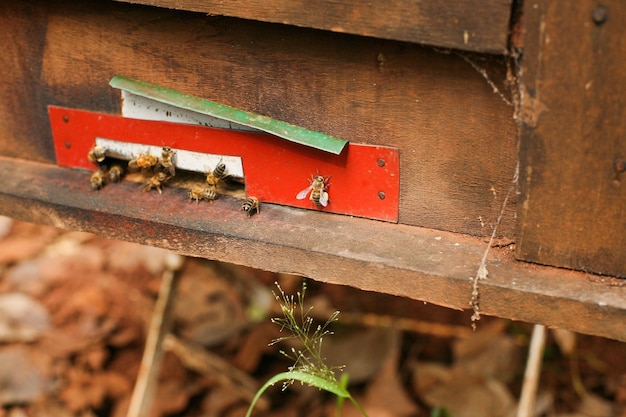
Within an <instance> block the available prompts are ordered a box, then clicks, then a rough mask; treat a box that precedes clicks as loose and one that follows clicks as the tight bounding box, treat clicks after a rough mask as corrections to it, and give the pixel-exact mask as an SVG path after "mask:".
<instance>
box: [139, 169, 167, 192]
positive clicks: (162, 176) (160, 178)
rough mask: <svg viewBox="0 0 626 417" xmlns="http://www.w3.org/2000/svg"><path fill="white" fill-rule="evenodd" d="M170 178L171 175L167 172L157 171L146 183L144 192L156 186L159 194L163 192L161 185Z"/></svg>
mask: <svg viewBox="0 0 626 417" xmlns="http://www.w3.org/2000/svg"><path fill="white" fill-rule="evenodd" d="M170 178H171V177H169V176H168V175H167V174H166V173H165V172H157V173H156V174H154V175H153V176H152V177H150V179H149V180H148V181H147V182H146V183H145V184H144V186H143V192H144V193H145V192H147V191H150V190H151V189H153V188H155V189H156V190H157V191H158V192H159V194H163V191H162V190H161V187H162V186H163V185H164V184H165V183H166V182H167V180H169V179H170Z"/></svg>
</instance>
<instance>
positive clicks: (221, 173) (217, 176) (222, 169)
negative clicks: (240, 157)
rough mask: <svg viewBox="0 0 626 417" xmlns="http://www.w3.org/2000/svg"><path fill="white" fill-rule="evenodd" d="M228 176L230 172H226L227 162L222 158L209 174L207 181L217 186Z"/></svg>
mask: <svg viewBox="0 0 626 417" xmlns="http://www.w3.org/2000/svg"><path fill="white" fill-rule="evenodd" d="M226 177H228V174H227V173H226V164H225V163H224V162H222V160H221V159H220V162H218V164H217V165H216V166H215V169H214V170H213V171H211V172H209V173H208V174H207V176H206V182H208V183H209V185H213V186H216V185H217V184H218V183H219V182H220V181H222V180H223V179H224V178H226Z"/></svg>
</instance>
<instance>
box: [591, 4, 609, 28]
mask: <svg viewBox="0 0 626 417" xmlns="http://www.w3.org/2000/svg"><path fill="white" fill-rule="evenodd" d="M608 18H609V12H608V11H607V10H606V7H604V6H597V7H596V8H594V9H593V11H592V12H591V19H592V20H593V22H594V23H595V24H596V25H598V26H600V25H602V24H603V23H604V22H606V20H607V19H608Z"/></svg>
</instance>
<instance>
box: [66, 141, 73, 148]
mask: <svg viewBox="0 0 626 417" xmlns="http://www.w3.org/2000/svg"><path fill="white" fill-rule="evenodd" d="M71 147H72V142H70V141H69V140H68V141H67V142H65V149H69V148H71Z"/></svg>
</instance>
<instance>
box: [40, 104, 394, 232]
mask: <svg viewBox="0 0 626 417" xmlns="http://www.w3.org/2000/svg"><path fill="white" fill-rule="evenodd" d="M48 111H49V116H50V124H51V126H52V135H53V140H54V147H55V152H56V157H57V163H58V164H59V165H60V166H65V167H71V168H79V167H80V168H87V169H91V170H93V169H94V168H95V167H94V165H93V164H92V163H91V162H89V161H88V160H87V153H88V152H89V149H90V148H91V147H92V146H93V144H94V142H95V138H96V137H101V138H106V139H112V140H117V141H122V142H130V143H139V144H145V145H155V146H165V145H168V146H170V147H172V148H174V149H184V150H188V151H194V152H203V153H207V154H217V155H232V156H239V157H241V158H242V163H243V169H244V175H245V181H246V193H247V194H248V195H251V196H255V197H257V198H259V200H260V201H262V202H267V203H276V204H282V205H288V206H293V207H300V208H306V209H313V210H320V211H326V212H331V213H338V214H348V215H352V216H359V217H367V218H371V219H378V220H385V221H392V222H397V221H398V200H399V186H400V176H399V158H398V150H397V149H395V148H390V147H384V146H372V145H362V144H354V143H349V144H348V146H346V148H345V149H344V151H343V152H342V153H341V154H340V155H333V154H330V153H327V152H323V151H320V150H317V149H313V148H309V147H306V146H303V145H298V144H296V143H293V142H289V141H286V140H283V139H280V138H278V137H276V136H273V135H269V134H266V133H256V132H246V131H237V130H226V129H216V128H210V127H203V126H197V125H187V124H179V123H170V122H159V121H151V120H139V119H129V118H125V117H121V116H113V115H108V114H103V113H95V112H88V111H84V110H77V109H70V108H64V107H57V106H49V108H48ZM318 172H319V174H320V175H323V176H325V177H326V176H331V179H330V181H329V183H330V187H329V188H328V194H329V199H330V202H329V203H328V206H327V207H317V206H315V205H314V204H313V203H312V202H311V201H310V200H309V199H305V200H297V199H296V194H298V192H299V191H300V190H302V189H304V188H306V187H307V186H308V184H309V179H310V177H311V175H315V174H317V173H318Z"/></svg>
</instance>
